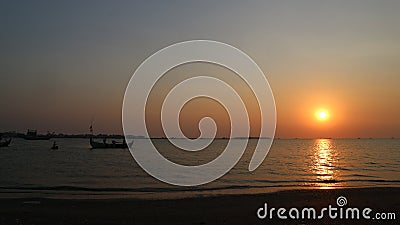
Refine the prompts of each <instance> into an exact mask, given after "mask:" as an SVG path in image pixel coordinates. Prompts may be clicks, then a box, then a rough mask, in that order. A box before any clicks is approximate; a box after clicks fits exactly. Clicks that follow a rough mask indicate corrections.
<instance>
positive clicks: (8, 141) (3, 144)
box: [0, 138, 11, 147]
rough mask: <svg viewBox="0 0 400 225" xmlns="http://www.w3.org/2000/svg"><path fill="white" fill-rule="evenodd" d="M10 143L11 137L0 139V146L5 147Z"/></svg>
mask: <svg viewBox="0 0 400 225" xmlns="http://www.w3.org/2000/svg"><path fill="white" fill-rule="evenodd" d="M10 143H11V138H9V139H8V140H6V141H0V147H7V146H8V145H9V144H10Z"/></svg>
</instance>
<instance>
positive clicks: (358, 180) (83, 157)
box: [0, 139, 400, 198]
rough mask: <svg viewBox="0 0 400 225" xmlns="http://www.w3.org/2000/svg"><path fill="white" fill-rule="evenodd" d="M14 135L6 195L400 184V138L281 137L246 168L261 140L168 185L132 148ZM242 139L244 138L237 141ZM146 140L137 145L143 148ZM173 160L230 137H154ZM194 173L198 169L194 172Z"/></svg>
mask: <svg viewBox="0 0 400 225" xmlns="http://www.w3.org/2000/svg"><path fill="white" fill-rule="evenodd" d="M54 140H56V141H57V144H58V145H59V146H60V149H59V150H50V147H51V145H52V141H53V140H50V141H27V140H23V139H13V141H12V143H11V145H10V146H9V147H6V148H0V197H54V198H126V197H131V198H181V197H193V196H204V195H220V194H246V193H261V192H273V191H278V190H284V189H299V188H338V187H376V186H395V187H399V186H400V175H399V174H400V139H316V140H303V139H296V140H284V139H280V140H275V141H274V144H273V146H272V148H271V150H270V152H269V154H268V156H267V158H266V159H265V160H264V162H263V164H262V165H261V166H260V167H259V168H258V169H257V170H256V171H254V172H249V171H248V170H247V168H248V164H249V161H250V158H251V155H252V153H253V149H254V147H255V145H256V143H257V140H249V144H248V147H247V148H248V149H246V152H245V154H244V156H243V157H242V159H241V160H240V161H239V163H238V164H237V165H236V166H235V167H234V168H233V169H232V170H231V171H230V172H229V173H228V174H227V175H225V176H223V177H222V178H220V179H219V180H217V181H215V182H212V183H209V184H206V185H202V186H198V187H177V186H172V185H168V184H164V183H162V182H160V181H158V180H156V179H154V178H152V177H151V176H149V175H148V174H146V173H145V172H144V171H143V170H142V169H141V168H140V167H139V166H138V165H137V163H136V162H135V161H134V159H133V157H132V156H131V154H130V152H129V150H128V149H95V150H91V149H90V148H89V140H88V139H54ZM235 141H243V140H235ZM141 142H143V140H140V139H137V140H135V143H134V145H133V147H134V148H139V147H140V146H141V144H142V143H141ZM154 143H155V145H156V146H157V147H158V148H159V149H160V152H161V153H162V154H163V155H165V156H166V157H167V158H169V159H170V160H172V161H175V162H177V163H183V164H186V165H199V164H202V163H205V162H208V161H210V160H212V159H214V158H215V157H216V156H218V155H219V154H220V153H221V151H222V150H223V148H224V146H225V145H226V143H227V140H215V141H214V143H213V144H212V145H211V146H210V147H208V148H207V149H205V150H204V151H202V152H196V153H194V152H191V153H187V152H183V151H180V150H177V149H175V148H174V147H172V146H171V145H170V144H169V142H168V141H167V140H161V139H159V140H154ZM194 176H195V175H194Z"/></svg>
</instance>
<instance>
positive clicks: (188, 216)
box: [0, 187, 400, 225]
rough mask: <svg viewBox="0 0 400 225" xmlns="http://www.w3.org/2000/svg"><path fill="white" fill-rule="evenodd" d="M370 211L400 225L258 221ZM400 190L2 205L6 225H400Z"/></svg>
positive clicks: (326, 220) (353, 221) (30, 201)
mask: <svg viewBox="0 0 400 225" xmlns="http://www.w3.org/2000/svg"><path fill="white" fill-rule="evenodd" d="M339 196H344V197H345V198H346V199H347V205H346V206H343V207H357V208H359V209H362V208H365V207H369V208H371V209H372V212H371V213H370V215H371V216H373V215H374V213H376V212H385V213H390V212H391V213H393V212H394V213H396V218H397V220H393V219H391V220H389V219H386V220H379V221H377V220H372V219H371V220H365V219H359V220H356V219H351V218H348V219H342V220H340V219H334V220H333V219H330V218H329V216H328V215H325V216H324V217H323V218H322V219H279V218H278V217H277V216H276V215H275V216H274V217H273V218H272V219H269V217H268V216H267V218H265V219H259V218H258V217H257V210H258V209H259V208H260V207H263V205H264V203H267V204H268V206H269V207H275V208H279V207H284V208H287V209H289V208H292V207H296V208H299V209H300V208H302V207H314V208H315V209H316V210H317V212H318V211H319V210H320V209H321V208H324V207H328V205H332V206H335V207H337V203H336V200H337V198H338V197H339ZM399 196H400V188H397V187H393V188H391V187H380V188H346V189H314V190H290V191H279V192H274V193H265V194H255V195H251V194H250V195H225V196H207V197H196V198H184V199H162V200H143V199H142V200H139V199H80V200H74V199H46V198H41V199H40V198H39V199H37V198H36V199H1V200H0V223H1V224H149V225H150V224H160V225H161V224H163V225H166V224H174V225H178V224H204V225H205V224H207V225H208V224H242V225H243V224H378V222H379V224H398V216H399V215H400V214H399V213H400V201H399V200H400V199H399Z"/></svg>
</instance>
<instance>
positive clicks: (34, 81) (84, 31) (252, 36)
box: [0, 1, 400, 138]
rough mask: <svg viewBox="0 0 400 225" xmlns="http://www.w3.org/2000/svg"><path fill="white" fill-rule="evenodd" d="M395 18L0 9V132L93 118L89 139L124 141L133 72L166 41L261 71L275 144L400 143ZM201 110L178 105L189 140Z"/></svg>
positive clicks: (272, 10) (145, 8)
mask: <svg viewBox="0 0 400 225" xmlns="http://www.w3.org/2000/svg"><path fill="white" fill-rule="evenodd" d="M399 10H400V1H335V2H333V1H251V2H240V1H219V2H218V3H215V2H214V1H197V2H195V1H192V2H187V1H151V2H150V1H137V2H123V1H121V2H119V3H115V2H111V1H91V2H90V1H84V2H83V1H82V2H81V1H76V2H73V1H65V2H54V1H35V2H33V1H26V2H19V1H3V2H2V3H1V6H0V26H1V29H0V36H1V42H0V49H1V51H0V77H1V82H0V93H1V94H0V108H1V110H0V132H4V131H19V132H25V131H26V129H28V128H31V129H38V131H39V132H42V133H44V132H47V131H50V132H53V131H54V132H56V133H59V132H63V133H86V132H88V127H89V124H90V121H91V120H92V119H94V121H95V131H96V133H122V128H121V127H122V126H121V107H122V100H123V95H124V91H125V88H126V85H127V83H128V81H129V79H130V77H131V75H132V73H133V71H134V70H135V69H136V68H137V67H138V66H139V64H140V63H141V62H142V61H143V60H145V59H146V58H147V57H149V56H150V55H151V54H153V53H154V52H156V51H158V50H159V49H161V48H164V47H166V46H168V45H170V44H173V43H177V42H181V41H186V40H192V39H209V40H216V41H221V42H225V43H228V44H230V45H233V46H235V47H237V48H239V49H241V50H242V51H244V52H245V53H247V54H248V55H249V56H250V57H252V58H253V59H254V61H255V62H256V63H257V64H258V65H259V66H260V68H261V69H262V70H263V72H264V73H265V74H266V76H267V79H268V80H269V83H270V86H271V88H272V90H273V93H274V96H275V102H276V107H277V130H276V137H281V138H290V137H304V138H315V137H400V118H399V115H400V107H399V106H400V105H399V99H400V88H399V87H400V43H399V42H400V24H399V21H400V14H399ZM214 69H215V68H214ZM216 70H217V69H216ZM187 71H191V70H187ZM187 71H186V72H187ZM193 71H195V73H207V72H206V70H205V69H204V68H203V69H202V68H200V67H199V68H197V69H195V70H193ZM172 72H173V71H172ZM176 73H178V74H179V73H180V74H184V73H183V72H182V71H181V72H180V71H176ZM221 73H222V74H223V73H224V72H221ZM221 73H220V74H219V75H221V76H222V74H221ZM182 76H184V75H182ZM166 79H167V78H166ZM232 82H235V81H232ZM167 83H168V82H167ZM160 85H161V87H162V86H163V85H162V84H160ZM237 85H238V86H240V84H238V83H237ZM164 86H165V85H164ZM239 89H240V87H239ZM164 91H165V90H164ZM243 91H244V90H243ZM161 92H163V90H162V91H161ZM156 94H157V93H156ZM244 94H245V95H246V93H245V91H244ZM160 95H161V94H160ZM154 99H155V100H154V101H155V102H156V101H157V99H158V96H157V95H155V96H154ZM200 101H202V100H200ZM199 105H208V106H209V107H210V108H209V109H215V110H217V111H218V110H220V109H219V106H218V105H217V104H213V103H209V102H208V103H207V102H203V103H202V102H198V104H197V105H196V104H195V105H192V106H190V105H188V108H187V109H185V110H186V111H188V113H186V114H183V115H182V120H185V121H187V122H184V121H181V122H183V123H185V124H186V125H184V126H183V130H185V129H186V130H188V131H187V132H189V135H196V132H197V131H194V133H190V132H191V131H190V129H191V127H192V126H196V125H197V124H196V123H194V124H192V122H193V121H196V120H197V119H198V118H199V117H201V116H202V112H198V114H196V115H195V114H193V113H192V114H191V113H190V112H196V110H195V109H196V108H198V107H199ZM190 107H192V108H190ZM211 111H212V110H211ZM320 112H323V113H325V114H326V115H325V116H322V117H326V118H321V116H318V115H320ZM217 114H218V113H217ZM191 115H192V116H191ZM219 115H224V112H223V111H221V112H219ZM321 115H322V114H321ZM217 117H218V116H217ZM222 117H223V116H222ZM221 120H222V122H221V124H222V125H221V126H222V127H224V126H225V125H224V124H225V123H226V121H225V120H224V118H222V119H221ZM257 120H258V119H257V115H254V116H253V117H252V118H251V121H253V122H254V121H257ZM191 121H192V122H191ZM149 123H150V124H149V125H150V126H151V127H155V129H157V126H158V125H157V124H155V122H154V124H152V121H150V122H149ZM254 123H256V122H254ZM254 126H255V127H256V126H257V125H254ZM225 127H226V126H225ZM222 130H223V129H222ZM157 135H159V134H157ZM219 135H220V136H223V135H224V132H222V133H220V134H219Z"/></svg>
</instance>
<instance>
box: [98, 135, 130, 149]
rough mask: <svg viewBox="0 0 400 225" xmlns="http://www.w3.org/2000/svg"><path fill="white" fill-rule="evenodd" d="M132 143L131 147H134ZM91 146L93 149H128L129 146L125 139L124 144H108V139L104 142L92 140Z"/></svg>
mask: <svg viewBox="0 0 400 225" xmlns="http://www.w3.org/2000/svg"><path fill="white" fill-rule="evenodd" d="M132 144H133V142H132V143H130V144H129V145H132ZM90 146H92V149H94V148H128V144H127V143H126V141H125V139H124V140H123V141H122V143H118V142H116V141H112V142H111V143H107V142H106V139H104V140H103V142H96V141H94V140H93V138H92V137H91V138H90Z"/></svg>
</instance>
